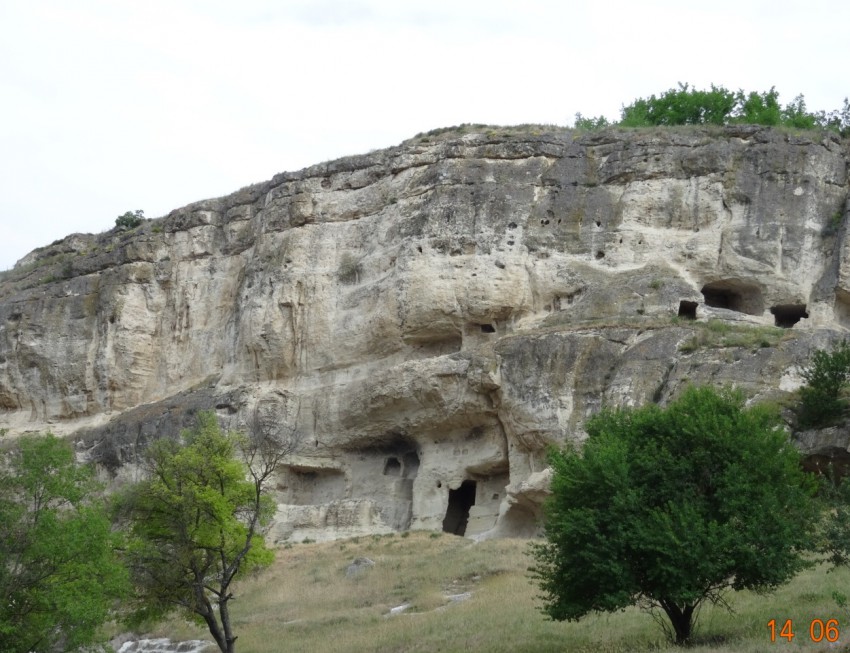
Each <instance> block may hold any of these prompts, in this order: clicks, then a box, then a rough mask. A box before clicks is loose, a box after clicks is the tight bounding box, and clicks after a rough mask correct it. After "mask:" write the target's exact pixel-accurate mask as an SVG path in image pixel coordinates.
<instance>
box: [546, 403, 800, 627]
mask: <svg viewBox="0 0 850 653" xmlns="http://www.w3.org/2000/svg"><path fill="white" fill-rule="evenodd" d="M587 431H588V434H589V438H588V440H587V442H586V443H585V445H584V448H583V450H582V451H581V452H579V451H575V450H572V449H569V448H567V449H565V450H563V451H557V452H554V453H553V454H552V455H551V464H552V468H553V471H554V475H553V479H552V496H551V498H550V499H549V500H548V502H547V503H546V505H545V535H546V541H545V542H544V543H542V544H538V545H536V546H533V555H534V558H535V566H534V567H532V569H531V571H532V573H533V575H534V577H535V578H536V580H537V581H538V582H539V584H540V587H541V588H542V590H543V594H544V596H543V598H544V600H545V606H544V612H545V613H546V614H547V615H548V616H550V617H551V618H553V619H556V620H578V619H580V618H581V617H583V616H585V615H587V614H589V613H591V612H595V611H598V612H613V611H616V610H620V609H623V608H625V607H627V606H630V605H638V606H641V607H643V608H646V609H649V610H650V611H651V612H652V613H653V615H654V616H656V618H657V619H658V621H659V623H660V624H661V625H662V626H663V627H664V628H665V630H666V632H667V634H668V636H670V637H671V639H675V641H676V642H678V643H680V644H681V643H686V642H688V641H689V639H690V638H691V632H692V627H693V624H694V621H695V619H696V617H697V614H698V611H699V608H700V606H701V605H702V604H703V603H705V602H706V601H709V602H714V603H721V604H724V592H725V591H726V590H729V589H731V590H741V589H753V590H769V589H772V588H775V587H777V586H779V585H781V584H783V583H785V582H786V581H788V580H789V579H790V578H791V577H792V576H793V575H794V574H795V573H797V571H799V570H800V569H801V568H803V566H804V564H805V563H804V559H803V557H802V555H801V553H802V552H803V551H804V549H805V548H806V547H807V546H809V544H810V543H809V534H810V533H811V527H810V526H811V524H812V523H813V520H814V517H815V509H814V506H813V502H812V498H811V496H812V492H813V488H812V482H811V479H810V478H809V477H808V476H806V475H805V473H804V472H803V471H801V468H800V457H799V454H798V453H797V451H796V449H795V448H794V447H793V446H792V445H791V444H790V443H789V441H788V439H787V437H786V435H785V433H784V432H783V431H782V429H781V428H780V420H779V417H778V415H777V414H776V412H775V411H774V410H771V409H769V408H766V407H764V406H753V407H750V408H744V402H743V399H742V397H741V396H740V395H739V394H735V393H732V392H718V391H715V390H714V389H712V388H691V389H688V390H687V391H685V392H684V393H683V394H682V396H681V397H680V398H679V399H677V400H676V401H674V402H672V403H671V404H670V405H669V406H668V407H666V408H659V407H658V406H654V405H650V406H647V407H644V408H640V409H636V410H620V411H607V412H603V413H601V414H599V415H597V416H595V417H594V418H592V419H590V420H589V422H588V423H587ZM664 615H666V619H667V620H669V626H668V625H667V624H668V621H667V620H665V619H664Z"/></svg>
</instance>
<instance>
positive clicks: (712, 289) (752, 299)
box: [702, 279, 764, 315]
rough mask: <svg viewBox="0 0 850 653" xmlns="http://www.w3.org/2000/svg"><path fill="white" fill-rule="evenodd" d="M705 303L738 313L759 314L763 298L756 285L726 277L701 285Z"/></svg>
mask: <svg viewBox="0 0 850 653" xmlns="http://www.w3.org/2000/svg"><path fill="white" fill-rule="evenodd" d="M702 296H703V297H704V298H705V305H706V306H711V307H712V308H725V309H728V310H730V311H737V312H738V313H747V314H749V315H761V314H762V313H763V312H764V299H763V298H762V295H761V291H760V290H759V288H758V286H755V285H752V284H749V283H746V282H743V281H738V280H737V279H726V280H722V281H713V282H711V283H707V284H705V285H704V286H703V287H702Z"/></svg>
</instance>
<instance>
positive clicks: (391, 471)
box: [384, 456, 401, 476]
mask: <svg viewBox="0 0 850 653" xmlns="http://www.w3.org/2000/svg"><path fill="white" fill-rule="evenodd" d="M384 476H401V463H400V462H399V460H398V458H396V457H395V456H390V457H389V458H387V460H386V462H384Z"/></svg>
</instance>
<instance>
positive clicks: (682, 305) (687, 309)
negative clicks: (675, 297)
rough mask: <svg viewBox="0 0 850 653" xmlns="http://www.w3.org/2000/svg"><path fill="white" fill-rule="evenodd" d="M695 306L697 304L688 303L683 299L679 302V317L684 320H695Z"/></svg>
mask: <svg viewBox="0 0 850 653" xmlns="http://www.w3.org/2000/svg"><path fill="white" fill-rule="evenodd" d="M697 306H698V304H697V302H689V301H688V300H687V299H683V300H682V301H680V302H679V317H682V318H685V319H686V320H695V319H697Z"/></svg>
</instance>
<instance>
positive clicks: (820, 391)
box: [797, 341, 850, 428]
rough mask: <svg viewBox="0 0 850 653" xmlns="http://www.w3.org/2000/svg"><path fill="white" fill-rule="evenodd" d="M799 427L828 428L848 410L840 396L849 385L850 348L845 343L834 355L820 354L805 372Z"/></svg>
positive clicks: (814, 357)
mask: <svg viewBox="0 0 850 653" xmlns="http://www.w3.org/2000/svg"><path fill="white" fill-rule="evenodd" d="M802 376H803V378H804V379H805V380H806V384H805V385H804V386H803V387H802V388H800V404H799V407H798V409H797V423H798V425H799V426H801V427H803V428H809V427H819V426H826V425H828V424H830V423H832V422H833V421H835V419H836V418H838V417H840V416H841V414H842V413H843V412H844V410H845V409H846V408H847V402H846V401H845V400H844V399H842V397H841V393H842V391H843V390H844V389H845V388H846V387H847V384H848V383H850V344H848V343H847V341H844V342H842V343H841V344H840V345H839V346H838V347H836V348H835V349H833V351H831V352H827V351H825V350H823V349H819V350H817V351H816V352H815V353H814V355H813V356H812V362H811V364H810V365H809V366H808V367H806V368H805V369H804V370H803V372H802Z"/></svg>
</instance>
